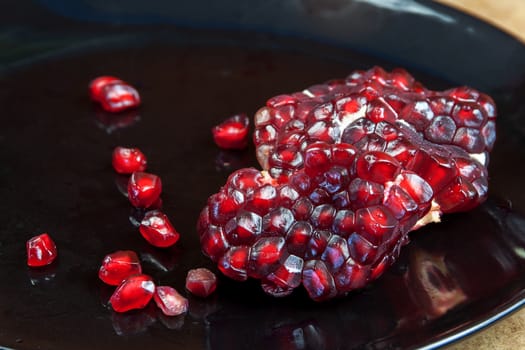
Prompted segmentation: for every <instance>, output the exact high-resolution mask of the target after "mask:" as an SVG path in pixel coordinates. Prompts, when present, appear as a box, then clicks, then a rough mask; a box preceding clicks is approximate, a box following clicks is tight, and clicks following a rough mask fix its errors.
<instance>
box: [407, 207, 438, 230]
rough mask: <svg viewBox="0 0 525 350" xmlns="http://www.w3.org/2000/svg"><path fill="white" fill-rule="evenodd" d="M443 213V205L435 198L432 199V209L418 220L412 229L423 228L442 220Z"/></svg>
mask: <svg viewBox="0 0 525 350" xmlns="http://www.w3.org/2000/svg"><path fill="white" fill-rule="evenodd" d="M441 214H442V212H441V207H440V206H439V204H437V203H436V201H435V200H432V203H431V205H430V210H429V211H428V213H426V215H425V216H423V217H422V218H421V219H419V220H418V221H417V222H416V224H415V225H414V227H412V229H411V231H414V230H417V229H418V228H421V227H423V226H425V225H428V224H430V223H433V222H441Z"/></svg>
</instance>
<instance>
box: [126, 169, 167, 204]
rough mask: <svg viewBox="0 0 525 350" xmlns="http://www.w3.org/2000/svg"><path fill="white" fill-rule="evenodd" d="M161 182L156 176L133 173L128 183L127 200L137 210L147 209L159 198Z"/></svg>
mask: <svg viewBox="0 0 525 350" xmlns="http://www.w3.org/2000/svg"><path fill="white" fill-rule="evenodd" d="M161 192H162V182H161V180H160V178H159V177H158V176H157V175H154V174H150V173H144V172H134V173H133V174H131V177H130V178H129V182H128V198H129V201H130V202H131V205H133V206H134V207H137V208H149V207H151V206H152V205H153V204H154V203H155V202H157V200H158V199H159V197H160V194H161Z"/></svg>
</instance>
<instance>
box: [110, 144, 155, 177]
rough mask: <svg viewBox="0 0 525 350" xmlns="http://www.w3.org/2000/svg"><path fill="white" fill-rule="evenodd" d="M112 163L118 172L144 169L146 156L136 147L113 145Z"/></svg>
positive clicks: (124, 172) (129, 172) (128, 172)
mask: <svg viewBox="0 0 525 350" xmlns="http://www.w3.org/2000/svg"><path fill="white" fill-rule="evenodd" d="M112 164H113V168H114V169H115V171H116V172H117V173H119V174H132V173H134V172H136V171H144V170H146V164H147V162H146V156H145V155H144V153H142V152H141V151H140V149H138V148H126V147H115V149H114V150H113V157H112Z"/></svg>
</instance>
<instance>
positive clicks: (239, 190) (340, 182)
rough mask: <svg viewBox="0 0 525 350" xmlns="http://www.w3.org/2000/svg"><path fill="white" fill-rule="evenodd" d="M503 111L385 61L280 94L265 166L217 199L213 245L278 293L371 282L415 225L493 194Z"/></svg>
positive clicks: (202, 228) (204, 239)
mask: <svg viewBox="0 0 525 350" xmlns="http://www.w3.org/2000/svg"><path fill="white" fill-rule="evenodd" d="M495 118H496V113H495V106H494V103H493V101H492V100H491V99H490V97H488V96H486V95H484V94H482V93H479V92H477V91H475V90H473V89H471V88H466V87H463V88H456V89H451V90H448V91H445V92H435V91H431V90H428V89H426V88H424V87H423V86H422V85H421V84H420V83H418V82H416V81H415V80H414V79H413V78H412V77H411V76H410V75H409V74H408V73H407V72H405V71H403V70H394V71H392V72H390V73H388V72H385V71H384V70H383V69H381V68H378V67H375V68H372V69H371V70H369V71H366V72H362V71H357V72H354V73H352V74H351V75H350V76H349V77H347V78H346V79H343V80H334V81H331V82H328V83H326V84H322V85H315V86H313V87H311V88H309V89H306V90H303V91H302V92H298V93H293V94H289V95H280V96H277V97H274V98H271V99H270V100H268V102H267V105H266V106H265V107H263V108H261V109H260V110H259V111H258V112H257V113H256V115H255V128H256V130H255V133H254V142H255V145H256V151H257V158H258V160H259V162H260V164H261V166H262V167H263V169H264V170H263V171H258V170H256V169H241V170H238V171H236V172H234V173H233V174H231V175H230V177H229V178H228V180H227V182H226V184H225V186H223V187H222V188H221V189H220V191H219V192H218V193H217V194H214V195H212V196H211V197H210V198H209V199H208V203H207V205H206V207H205V208H204V209H203V211H202V212H201V215H200V217H199V221H198V224H197V230H198V233H199V237H200V242H201V246H202V250H203V252H204V254H205V255H207V256H208V257H210V258H211V259H212V260H213V261H215V262H216V263H217V265H218V268H219V270H221V272H222V273H223V274H224V275H226V276H228V277H230V278H232V279H235V280H239V281H244V280H246V279H247V278H249V277H251V278H255V279H259V280H261V285H262V288H263V290H264V291H265V292H266V293H268V294H270V295H273V296H286V295H289V294H290V293H291V292H292V291H293V290H294V289H295V288H297V287H299V286H300V285H303V286H304V288H305V289H306V291H307V292H308V294H309V296H310V297H311V298H312V299H313V300H316V301H323V300H327V299H330V298H333V297H336V296H341V295H345V294H346V293H348V292H349V291H352V290H354V289H358V288H362V287H363V286H365V285H366V284H368V283H370V282H371V281H373V280H374V279H376V278H378V277H379V276H380V275H381V274H382V273H383V272H384V271H385V270H386V268H388V266H390V265H391V264H392V263H393V262H394V261H395V260H396V258H397V256H398V255H399V252H400V249H401V247H402V246H403V245H405V244H407V243H408V242H409V237H408V233H409V232H410V231H412V230H415V229H417V228H419V227H422V226H424V225H426V224H428V223H430V222H437V221H439V217H440V215H441V214H442V213H449V212H457V211H465V210H469V209H471V208H473V207H475V206H477V205H479V204H480V203H482V202H483V201H484V200H485V199H486V197H487V188H488V185H487V184H488V181H487V180H488V173H487V168H486V166H487V164H488V153H489V151H490V150H491V149H492V147H493V144H494V141H495V127H494V122H495Z"/></svg>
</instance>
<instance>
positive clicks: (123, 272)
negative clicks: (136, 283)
mask: <svg viewBox="0 0 525 350" xmlns="http://www.w3.org/2000/svg"><path fill="white" fill-rule="evenodd" d="M141 273H142V267H141V265H140V261H139V258H138V256H137V254H136V253H135V252H134V251H131V250H119V251H116V252H114V253H111V254H108V255H106V256H105V257H104V259H103V260H102V265H101V266H100V269H99V271H98V277H99V278H100V279H101V280H102V281H103V282H104V283H106V284H109V285H110V286H118V285H119V284H120V283H122V281H123V280H125V279H126V278H128V277H130V276H132V275H138V274H141Z"/></svg>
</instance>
